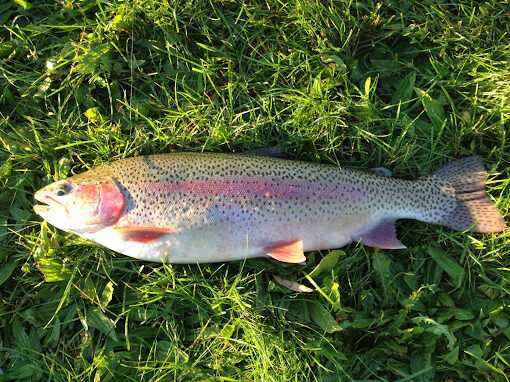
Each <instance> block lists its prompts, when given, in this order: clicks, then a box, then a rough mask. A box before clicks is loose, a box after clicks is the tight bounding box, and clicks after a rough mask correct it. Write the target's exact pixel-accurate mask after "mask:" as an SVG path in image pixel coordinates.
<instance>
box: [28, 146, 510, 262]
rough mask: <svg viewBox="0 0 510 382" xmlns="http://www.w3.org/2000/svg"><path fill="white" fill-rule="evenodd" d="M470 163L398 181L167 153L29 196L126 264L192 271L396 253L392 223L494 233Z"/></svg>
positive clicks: (496, 226)
mask: <svg viewBox="0 0 510 382" xmlns="http://www.w3.org/2000/svg"><path fill="white" fill-rule="evenodd" d="M485 177H486V172H485V170H484V165H483V161H482V159H481V158H480V157H478V156H471V157H467V158H464V159H460V160H457V161H453V162H450V163H448V164H446V165H444V166H443V167H441V168H440V169H439V170H438V171H436V172H435V173H434V174H432V175H430V176H428V177H426V178H424V179H420V180H416V181H408V180H402V179H395V178H391V177H383V176H379V175H377V174H374V173H368V172H362V171H355V170H347V169H339V168H338V167H336V166H334V165H324V164H316V163H306V162H298V161H293V160H285V159H280V158H274V157H268V156H256V155H239V154H237V155H235V154H215V153H173V154H162V155H150V156H140V157H134V158H129V159H123V160H118V161H116V162H113V163H110V164H104V165H102V166H99V167H97V168H95V169H92V170H90V171H87V172H85V173H83V174H79V175H75V176H72V177H70V178H68V179H65V180H60V181H57V182H55V183H53V184H50V185H49V186H47V187H44V188H43V189H41V190H39V191H37V193H36V194H35V199H36V200H38V201H39V202H41V203H42V204H38V205H36V206H34V210H35V212H36V213H38V214H39V215H40V216H41V217H43V218H44V219H45V220H47V221H48V222H49V223H51V224H53V225H54V226H56V227H58V228H60V229H62V230H64V231H67V232H71V233H74V234H77V235H79V236H82V237H84V238H87V239H89V240H92V241H95V242H97V243H100V244H102V245H104V246H105V247H108V248H110V249H112V250H114V251H117V252H120V253H122V254H124V255H127V256H131V257H135V258H137V259H143V260H149V261H161V262H162V261H168V262H172V263H200V262H219V261H229V260H239V259H244V258H251V257H259V256H270V257H272V258H275V259H278V260H280V261H284V262H289V263H300V262H303V261H304V260H305V257H304V252H306V251H314V250H319V249H331V248H339V247H342V246H344V245H346V244H348V243H351V242H358V241H362V242H363V243H364V244H365V245H368V246H371V247H377V248H386V249H398V248H405V246H404V245H403V244H402V243H401V242H400V241H399V240H398V239H397V237H396V234H395V221H396V220H397V219H417V220H421V221H424V222H428V223H433V224H440V225H443V226H446V227H450V228H452V229H454V230H459V231H464V230H471V231H473V232H500V231H503V230H504V229H505V221H504V219H503V217H502V216H501V215H500V214H499V213H498V211H497V209H496V207H495V206H494V204H493V203H492V202H491V201H490V200H489V199H488V198H487V196H486V194H485V190H484V186H485V184H484V182H485Z"/></svg>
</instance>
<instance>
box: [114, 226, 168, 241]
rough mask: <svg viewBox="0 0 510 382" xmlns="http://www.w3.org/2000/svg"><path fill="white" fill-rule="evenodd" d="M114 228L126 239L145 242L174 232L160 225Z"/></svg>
mask: <svg viewBox="0 0 510 382" xmlns="http://www.w3.org/2000/svg"><path fill="white" fill-rule="evenodd" d="M114 230H115V232H117V233H119V235H120V236H121V237H122V239H123V240H125V241H134V242H136V243H143V244H148V243H152V242H153V241H154V240H156V239H159V238H160V237H163V236H165V235H168V234H170V233H173V232H174V231H173V230H171V229H169V228H160V227H114Z"/></svg>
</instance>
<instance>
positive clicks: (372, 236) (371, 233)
mask: <svg viewBox="0 0 510 382" xmlns="http://www.w3.org/2000/svg"><path fill="white" fill-rule="evenodd" d="M395 222H396V220H394V219H391V220H384V221H382V222H381V223H379V224H378V225H376V226H375V227H373V228H371V229H369V230H367V231H364V232H362V233H361V234H359V235H356V236H355V237H354V241H360V240H362V242H363V244H365V245H368V246H369V247H375V248H382V249H404V248H407V247H406V246H405V245H404V244H402V243H401V242H400V240H398V239H397V233H396V232H395Z"/></svg>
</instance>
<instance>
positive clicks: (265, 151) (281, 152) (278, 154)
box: [239, 146, 288, 159]
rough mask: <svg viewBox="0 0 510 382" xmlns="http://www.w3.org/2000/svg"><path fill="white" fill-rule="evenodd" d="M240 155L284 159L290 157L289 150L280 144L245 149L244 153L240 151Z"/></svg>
mask: <svg viewBox="0 0 510 382" xmlns="http://www.w3.org/2000/svg"><path fill="white" fill-rule="evenodd" d="M239 155H261V156H266V157H273V158H282V159H285V158H287V157H288V155H287V151H286V150H285V149H284V148H283V147H280V146H271V147H262V148H260V149H253V150H247V151H243V152H242V153H239Z"/></svg>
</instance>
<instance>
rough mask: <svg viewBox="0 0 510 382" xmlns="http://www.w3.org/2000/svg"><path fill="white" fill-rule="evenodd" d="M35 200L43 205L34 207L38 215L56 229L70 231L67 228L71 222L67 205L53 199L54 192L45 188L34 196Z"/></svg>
mask: <svg viewBox="0 0 510 382" xmlns="http://www.w3.org/2000/svg"><path fill="white" fill-rule="evenodd" d="M34 199H35V200H37V201H38V202H40V203H41V204H36V205H34V207H33V209H34V211H35V213H36V214H38V215H39V216H40V217H42V218H43V219H44V220H46V221H47V222H48V223H50V224H52V225H54V226H55V227H57V228H60V229H62V230H64V231H69V228H68V226H67V225H68V222H69V220H70V215H69V211H68V209H67V208H66V206H65V204H63V203H61V202H59V201H57V200H56V199H55V198H54V197H53V193H52V192H50V191H48V190H47V189H46V188H43V189H41V190H39V191H37V192H36V193H35V194H34Z"/></svg>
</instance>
